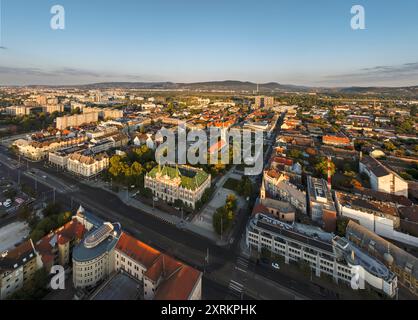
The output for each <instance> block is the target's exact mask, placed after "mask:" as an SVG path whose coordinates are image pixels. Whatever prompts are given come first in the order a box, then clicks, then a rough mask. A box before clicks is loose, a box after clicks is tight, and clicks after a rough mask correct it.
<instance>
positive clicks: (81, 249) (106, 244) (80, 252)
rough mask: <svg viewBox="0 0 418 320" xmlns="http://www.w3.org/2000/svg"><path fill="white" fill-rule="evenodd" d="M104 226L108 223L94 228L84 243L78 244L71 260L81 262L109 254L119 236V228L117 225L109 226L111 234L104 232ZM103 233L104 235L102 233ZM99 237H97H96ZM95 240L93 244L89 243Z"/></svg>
mask: <svg viewBox="0 0 418 320" xmlns="http://www.w3.org/2000/svg"><path fill="white" fill-rule="evenodd" d="M104 225H110V224H109V223H105V224H103V225H102V226H101V227H99V228H97V227H94V228H93V229H92V231H90V232H89V233H88V234H87V235H86V237H85V241H82V242H80V243H79V244H78V245H77V246H75V247H74V250H73V260H76V261H79V262H82V261H90V260H93V259H95V258H97V257H99V256H101V255H102V254H104V253H105V252H109V251H110V250H111V249H112V248H113V247H115V245H116V243H117V241H118V239H119V237H120V234H121V226H120V224H119V223H113V224H111V225H112V226H113V229H112V230H111V232H104V231H107V229H106V230H105V227H103V226H104ZM103 232H104V233H103ZM97 235H99V236H97ZM93 238H94V239H95V241H94V243H93V242H91V239H93Z"/></svg>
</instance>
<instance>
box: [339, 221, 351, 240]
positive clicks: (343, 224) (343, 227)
mask: <svg viewBox="0 0 418 320" xmlns="http://www.w3.org/2000/svg"><path fill="white" fill-rule="evenodd" d="M349 222H350V219H348V218H346V217H343V216H339V217H338V218H337V235H339V236H340V237H345V232H346V229H347V225H348V223H349Z"/></svg>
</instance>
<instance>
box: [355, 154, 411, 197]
mask: <svg viewBox="0 0 418 320" xmlns="http://www.w3.org/2000/svg"><path fill="white" fill-rule="evenodd" d="M359 170H360V173H365V174H366V175H367V176H368V177H369V179H370V185H371V188H372V189H373V190H376V191H381V192H386V193H392V194H396V195H399V196H404V197H406V198H407V197H408V182H407V181H405V180H404V179H402V178H401V177H400V176H399V175H398V174H396V173H395V172H393V171H392V170H389V169H388V168H387V167H386V166H384V165H383V164H382V163H381V162H380V161H379V160H377V159H375V158H372V157H370V156H365V157H363V158H362V159H361V160H360V163H359Z"/></svg>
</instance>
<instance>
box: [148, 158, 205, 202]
mask: <svg viewBox="0 0 418 320" xmlns="http://www.w3.org/2000/svg"><path fill="white" fill-rule="evenodd" d="M144 185H145V188H148V189H150V190H151V191H152V193H153V194H154V196H156V197H158V198H160V199H162V200H163V201H166V202H169V203H174V202H175V201H176V200H180V201H182V202H183V203H184V204H185V205H187V206H190V207H191V208H195V205H196V202H198V201H199V200H200V199H201V197H202V196H203V194H204V192H205V191H206V189H209V188H210V186H211V175H210V174H207V173H206V172H205V171H203V170H202V169H198V168H193V167H190V166H185V165H182V166H176V167H172V166H168V165H167V166H164V167H163V168H161V167H160V166H158V167H156V168H154V169H153V170H151V171H150V172H148V173H147V174H146V176H145V179H144Z"/></svg>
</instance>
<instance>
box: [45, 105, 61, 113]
mask: <svg viewBox="0 0 418 320" xmlns="http://www.w3.org/2000/svg"><path fill="white" fill-rule="evenodd" d="M42 111H43V112H45V113H53V112H64V105H62V104H47V105H44V106H42Z"/></svg>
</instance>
